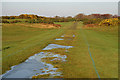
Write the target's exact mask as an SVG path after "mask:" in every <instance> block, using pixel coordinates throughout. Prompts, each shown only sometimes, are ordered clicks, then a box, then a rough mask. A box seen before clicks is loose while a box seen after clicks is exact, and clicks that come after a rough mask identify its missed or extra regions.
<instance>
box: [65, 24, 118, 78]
mask: <svg viewBox="0 0 120 80" xmlns="http://www.w3.org/2000/svg"><path fill="white" fill-rule="evenodd" d="M82 26H83V25H82V23H79V24H78V25H77V29H76V30H75V31H74V32H75V33H76V38H75V39H74V40H73V42H72V45H73V46H75V47H74V48H73V49H70V52H69V53H68V54H67V55H68V63H66V64H64V74H65V75H64V76H65V77H67V78H68V77H69V78H98V76H97V74H96V72H95V69H94V67H93V64H92V60H91V58H90V55H89V52H88V45H87V43H86V41H85V39H84V36H83V35H85V37H86V39H87V41H88V43H89V45H90V51H91V54H92V58H93V60H94V62H95V66H96V69H97V70H98V73H99V75H100V77H101V78H117V77H118V74H117V73H118V43H117V40H118V39H117V29H116V31H115V30H114V31H111V32H109V31H108V30H104V31H98V30H97V29H82V28H81V29H80V27H82Z"/></svg>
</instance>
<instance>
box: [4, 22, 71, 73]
mask: <svg viewBox="0 0 120 80" xmlns="http://www.w3.org/2000/svg"><path fill="white" fill-rule="evenodd" d="M67 24H69V23H61V25H62V28H61V29H40V28H32V27H25V26H21V25H16V24H3V29H2V35H3V38H2V49H3V52H2V54H3V67H2V70H3V73H4V72H5V71H6V70H9V69H10V67H11V66H13V65H17V64H19V63H21V62H23V61H25V60H26V59H27V58H28V57H29V56H32V55H33V54H35V53H38V52H40V51H41V50H42V49H43V48H44V47H45V46H47V45H48V44H49V43H51V42H52V41H54V39H55V38H56V37H57V36H60V35H62V34H63V32H64V29H63V28H64V26H66V25H67Z"/></svg>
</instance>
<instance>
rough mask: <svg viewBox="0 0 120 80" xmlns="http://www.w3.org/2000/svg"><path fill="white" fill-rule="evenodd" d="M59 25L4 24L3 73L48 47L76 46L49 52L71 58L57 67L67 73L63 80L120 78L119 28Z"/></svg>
mask: <svg viewBox="0 0 120 80" xmlns="http://www.w3.org/2000/svg"><path fill="white" fill-rule="evenodd" d="M57 24H61V25H62V27H61V28H60V29H40V28H33V27H26V26H23V25H17V26H15V24H10V25H9V24H4V25H3V73H4V72H5V71H6V70H9V69H10V67H11V66H13V65H16V64H19V63H21V62H23V61H25V60H26V59H27V58H28V57H29V56H32V55H33V54H36V53H38V52H41V51H42V49H43V48H44V47H45V46H47V45H48V44H50V43H52V44H59V45H66V46H74V47H73V48H72V49H68V52H65V49H53V50H49V51H50V52H54V53H56V54H61V55H67V62H65V63H61V62H60V63H57V64H55V65H57V66H58V67H60V69H61V70H62V71H63V75H64V76H63V77H65V78H98V74H99V76H100V78H117V77H118V74H117V73H118V28H117V27H116V26H115V27H112V28H106V27H102V29H101V28H100V27H96V28H84V27H83V23H82V22H64V23H60V22H59V23H57ZM61 35H64V37H63V39H64V40H60V41H55V40H54V39H55V38H60V36H61ZM73 35H75V37H73ZM88 47H89V49H88ZM89 50H90V52H91V56H90V53H89ZM91 57H92V58H91ZM92 59H93V60H94V63H95V66H94V64H93V61H92ZM52 64H54V63H52ZM95 68H96V69H95ZM96 70H97V71H96ZM97 72H98V74H97Z"/></svg>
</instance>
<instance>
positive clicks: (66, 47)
mask: <svg viewBox="0 0 120 80" xmlns="http://www.w3.org/2000/svg"><path fill="white" fill-rule="evenodd" d="M72 47H73V46H63V45H58V44H49V45H48V46H47V47H45V48H44V49H43V50H51V49H56V48H65V49H69V48H72Z"/></svg>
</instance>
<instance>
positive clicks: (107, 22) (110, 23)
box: [99, 18, 119, 26]
mask: <svg viewBox="0 0 120 80" xmlns="http://www.w3.org/2000/svg"><path fill="white" fill-rule="evenodd" d="M118 23H119V21H118V18H111V19H105V20H102V21H101V22H100V23H99V25H100V26H102V25H105V26H116V25H118Z"/></svg>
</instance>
